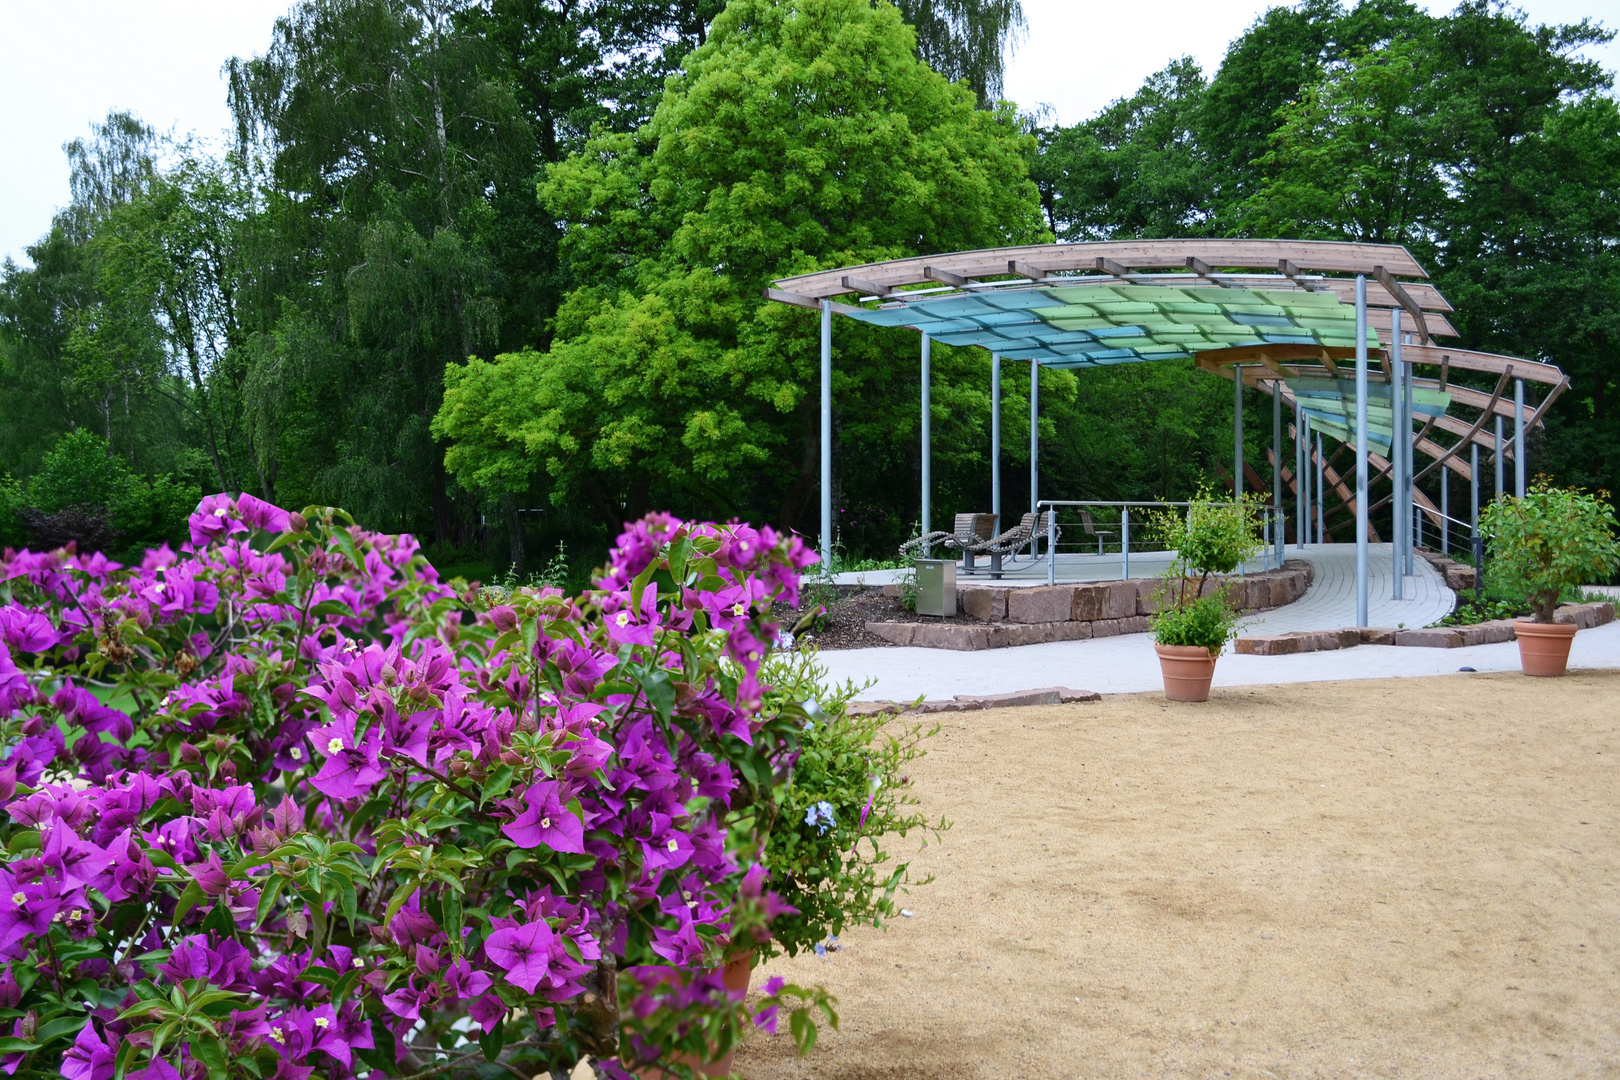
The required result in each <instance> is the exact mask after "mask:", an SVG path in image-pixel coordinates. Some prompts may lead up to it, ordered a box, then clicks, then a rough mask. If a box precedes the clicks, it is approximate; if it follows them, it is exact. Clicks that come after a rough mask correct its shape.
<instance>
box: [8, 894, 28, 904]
mask: <svg viewBox="0 0 1620 1080" xmlns="http://www.w3.org/2000/svg"><path fill="white" fill-rule="evenodd" d="M11 902H12V903H13V904H16V905H17V906H18V907H22V906H23V905H24V904H26V903H28V894H27V893H24V892H21V891H19V892H14V893H12V894H11Z"/></svg>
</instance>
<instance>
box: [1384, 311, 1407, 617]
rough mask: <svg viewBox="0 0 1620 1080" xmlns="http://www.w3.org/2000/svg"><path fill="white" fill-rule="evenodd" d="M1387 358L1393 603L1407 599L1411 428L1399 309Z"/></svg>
mask: <svg viewBox="0 0 1620 1080" xmlns="http://www.w3.org/2000/svg"><path fill="white" fill-rule="evenodd" d="M1389 359H1390V365H1389V370H1390V376H1391V378H1390V387H1389V406H1390V413H1391V420H1392V427H1391V430H1390V440H1389V459H1390V460H1389V466H1390V468H1389V478H1390V481H1391V488H1390V503H1389V505H1390V509H1391V512H1390V515H1389V524H1390V529H1389V532H1390V537H1389V540H1390V544H1389V558H1390V570H1391V571H1392V572H1393V577H1394V587H1393V590H1392V596H1393V598H1394V599H1396V600H1404V599H1406V545H1405V543H1403V540H1404V538H1405V535H1406V533H1405V530H1403V529H1402V527H1401V513H1402V507H1403V505H1404V502H1403V499H1404V494H1405V492H1406V472H1407V468H1406V455H1407V449H1406V440H1405V439H1403V438H1401V432H1402V431H1404V430H1406V429H1407V428H1408V427H1410V426H1411V425H1410V423H1409V422H1408V421H1407V419H1406V414H1405V412H1404V411H1403V407H1404V406H1405V404H1406V391H1405V383H1406V372H1405V370H1404V369H1403V368H1402V366H1401V309H1400V308H1396V309H1394V310H1393V311H1392V312H1390V332H1389Z"/></svg>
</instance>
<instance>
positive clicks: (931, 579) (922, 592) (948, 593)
mask: <svg viewBox="0 0 1620 1080" xmlns="http://www.w3.org/2000/svg"><path fill="white" fill-rule="evenodd" d="M916 565H917V614H919V615H943V616H947V617H949V616H952V615H955V614H956V560H955V559H918V560H917V562H916Z"/></svg>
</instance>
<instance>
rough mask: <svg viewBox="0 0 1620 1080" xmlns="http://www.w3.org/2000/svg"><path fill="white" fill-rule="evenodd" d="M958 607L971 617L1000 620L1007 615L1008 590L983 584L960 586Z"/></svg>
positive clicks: (987, 620) (957, 595)
mask: <svg viewBox="0 0 1620 1080" xmlns="http://www.w3.org/2000/svg"><path fill="white" fill-rule="evenodd" d="M956 609H957V610H958V611H960V612H961V613H962V614H964V615H966V616H967V617H968V618H970V619H979V620H982V621H983V622H1000V621H1001V620H1002V619H1005V618H1006V617H1007V590H1006V589H996V588H987V587H986V586H983V585H967V586H958V587H957V590H956Z"/></svg>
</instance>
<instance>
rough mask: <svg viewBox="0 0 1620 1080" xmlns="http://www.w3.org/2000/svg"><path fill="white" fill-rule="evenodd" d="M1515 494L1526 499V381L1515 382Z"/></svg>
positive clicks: (1517, 380)
mask: <svg viewBox="0 0 1620 1080" xmlns="http://www.w3.org/2000/svg"><path fill="white" fill-rule="evenodd" d="M1513 493H1514V494H1515V495H1517V496H1518V497H1519V498H1521V499H1522V498H1524V380H1523V379H1514V380H1513Z"/></svg>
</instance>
